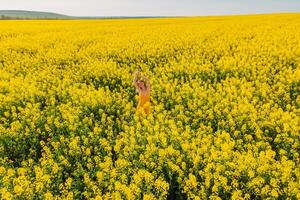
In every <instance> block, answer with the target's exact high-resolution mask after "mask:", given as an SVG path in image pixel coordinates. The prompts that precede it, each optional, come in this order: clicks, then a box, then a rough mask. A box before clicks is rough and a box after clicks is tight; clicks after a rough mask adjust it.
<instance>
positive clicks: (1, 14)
mask: <svg viewBox="0 0 300 200" xmlns="http://www.w3.org/2000/svg"><path fill="white" fill-rule="evenodd" d="M73 18H75V17H72V16H68V15H61V14H57V13H51V12H39V11H25V10H0V19H73Z"/></svg>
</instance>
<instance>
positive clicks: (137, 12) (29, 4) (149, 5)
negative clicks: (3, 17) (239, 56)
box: [0, 0, 300, 16]
mask: <svg viewBox="0 0 300 200" xmlns="http://www.w3.org/2000/svg"><path fill="white" fill-rule="evenodd" d="M0 10H34V11H47V12H56V13H60V14H66V15H72V16H208V15H236V14H254V13H274V12H280V13H282V12H300V0H0Z"/></svg>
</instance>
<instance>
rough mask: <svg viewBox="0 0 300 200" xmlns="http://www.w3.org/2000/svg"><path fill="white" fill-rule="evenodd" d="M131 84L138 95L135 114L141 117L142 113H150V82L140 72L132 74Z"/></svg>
mask: <svg viewBox="0 0 300 200" xmlns="http://www.w3.org/2000/svg"><path fill="white" fill-rule="evenodd" d="M133 84H134V86H135V88H136V90H137V91H138V93H139V97H138V99H139V103H138V106H137V110H136V113H137V114H138V115H141V114H142V113H143V112H144V113H146V114H149V113H150V111H151V110H150V81H149V79H148V78H147V77H145V76H142V75H141V74H140V72H139V71H138V72H136V73H135V74H134V79H133Z"/></svg>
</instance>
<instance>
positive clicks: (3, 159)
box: [0, 14, 300, 199]
mask: <svg viewBox="0 0 300 200" xmlns="http://www.w3.org/2000/svg"><path fill="white" fill-rule="evenodd" d="M299 19H300V15H299V14H272V15H253V16H230V17H229V16H228V17H201V18H197V17H196V18H164V19H128V20H125V19H124V20H87V21H82V20H78V21H77V20H70V21H47V20H43V21H34V20H31V21H0V47H1V48H0V199H167V198H169V199H175V198H176V199H300V155H299V154H300V37H299V36H300V20H299ZM137 67H141V69H142V73H143V74H144V75H146V76H147V77H149V79H150V82H151V105H152V107H153V111H152V112H151V113H150V114H149V115H143V116H137V115H135V111H136V106H137V103H138V102H137V94H136V91H135V88H134V86H133V85H132V78H133V77H132V74H133V73H134V71H136V69H137Z"/></svg>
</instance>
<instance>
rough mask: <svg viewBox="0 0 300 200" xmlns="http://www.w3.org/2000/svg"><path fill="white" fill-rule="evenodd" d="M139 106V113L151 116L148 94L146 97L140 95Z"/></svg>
mask: <svg viewBox="0 0 300 200" xmlns="http://www.w3.org/2000/svg"><path fill="white" fill-rule="evenodd" d="M138 99H139V104H138V106H137V113H138V114H141V113H142V112H144V113H146V114H149V113H150V111H151V110H150V94H149V93H147V94H145V95H143V94H140V95H139V97H138Z"/></svg>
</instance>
